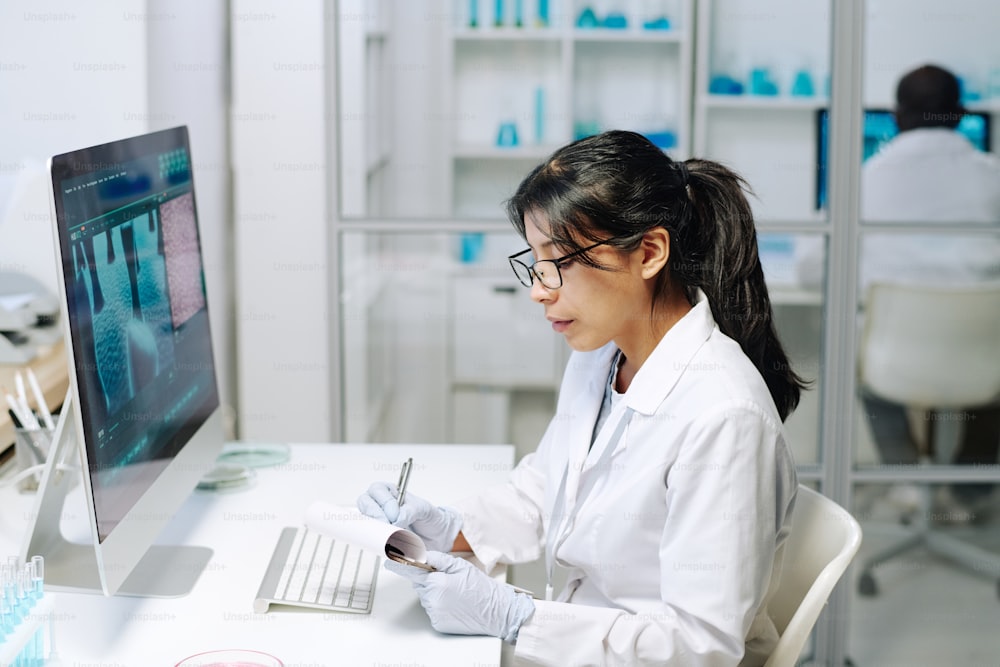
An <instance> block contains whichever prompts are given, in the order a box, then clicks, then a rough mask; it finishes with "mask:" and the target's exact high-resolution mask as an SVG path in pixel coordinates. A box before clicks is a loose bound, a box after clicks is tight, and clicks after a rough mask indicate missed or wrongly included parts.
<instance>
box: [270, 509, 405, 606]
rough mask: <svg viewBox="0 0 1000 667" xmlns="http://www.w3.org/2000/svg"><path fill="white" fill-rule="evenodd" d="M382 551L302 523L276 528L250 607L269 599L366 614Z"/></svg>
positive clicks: (275, 601)
mask: <svg viewBox="0 0 1000 667" xmlns="http://www.w3.org/2000/svg"><path fill="white" fill-rule="evenodd" d="M384 558H385V557H384V556H383V555H381V554H376V553H373V552H370V551H364V550H362V549H359V548H358V547H355V546H352V545H348V544H347V543H345V542H337V541H336V540H334V539H333V538H331V537H328V536H326V535H321V534H320V533H318V532H316V531H312V530H308V529H307V528H305V527H304V526H303V527H298V528H296V527H289V528H285V529H283V530H282V531H281V536H280V537H279V538H278V544H277V545H276V546H275V547H274V554H273V555H272V556H271V562H270V564H269V565H268V566H267V571H266V572H265V573H264V578H263V580H262V581H261V582H260V588H259V589H258V591H257V597H256V599H255V600H254V603H253V608H254V611H255V612H257V613H258V614H263V613H265V612H267V610H268V609H269V608H270V606H271V605H272V604H278V605H292V606H297V607H311V608H313V609H323V610H326V611H344V612H350V613H355V614H367V613H369V612H370V611H371V609H372V600H373V599H374V598H375V581H376V579H377V578H378V570H379V565H380V564H381V563H382V561H383V560H384Z"/></svg>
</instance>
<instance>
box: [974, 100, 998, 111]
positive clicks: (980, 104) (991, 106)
mask: <svg viewBox="0 0 1000 667" xmlns="http://www.w3.org/2000/svg"><path fill="white" fill-rule="evenodd" d="M965 106H966V108H967V109H968V110H969V111H986V112H989V113H1000V98H995V99H989V100H978V101H976V102H969V103H968V104H966V105H965Z"/></svg>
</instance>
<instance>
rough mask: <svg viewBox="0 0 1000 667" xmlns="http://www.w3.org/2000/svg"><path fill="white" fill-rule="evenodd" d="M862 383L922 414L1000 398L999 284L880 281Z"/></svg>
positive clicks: (870, 308)
mask: <svg viewBox="0 0 1000 667" xmlns="http://www.w3.org/2000/svg"><path fill="white" fill-rule="evenodd" d="M858 359H859V373H860V376H861V383H862V384H863V385H864V386H866V387H867V388H868V389H869V390H871V391H872V392H874V393H875V394H876V395H878V396H881V397H882V398H885V399H889V400H892V401H895V402H898V403H905V404H907V405H912V406H915V407H923V408H943V409H947V408H967V407H975V406H981V405H987V404H990V403H994V402H997V401H998V400H1000V285H997V286H971V287H933V286H916V285H895V284H889V283H874V284H872V285H871V287H870V288H869V291H868V294H867V297H866V306H865V322H864V330H863V334H862V337H861V347H860V350H859V355H858Z"/></svg>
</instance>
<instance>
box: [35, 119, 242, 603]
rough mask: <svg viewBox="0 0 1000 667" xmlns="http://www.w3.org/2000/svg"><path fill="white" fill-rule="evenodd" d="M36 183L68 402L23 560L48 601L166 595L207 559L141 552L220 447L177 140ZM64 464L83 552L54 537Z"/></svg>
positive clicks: (197, 261) (138, 141)
mask: <svg viewBox="0 0 1000 667" xmlns="http://www.w3.org/2000/svg"><path fill="white" fill-rule="evenodd" d="M49 170H50V174H51V179H52V193H53V205H54V215H53V221H54V226H55V243H56V247H57V253H58V258H59V265H60V267H61V270H62V271H61V276H60V277H61V281H60V286H61V296H62V304H63V306H64V307H65V314H66V316H67V317H65V318H64V319H65V321H66V323H67V328H68V330H67V337H66V340H67V351H68V353H69V358H70V362H69V366H70V367H69V377H70V391H69V392H68V395H67V405H66V406H65V407H64V409H63V412H62V415H61V423H60V424H59V427H58V429H57V437H56V441H55V443H54V444H53V448H52V452H51V453H50V456H49V461H50V465H49V466H48V468H47V469H46V471H45V473H44V474H43V479H42V483H41V487H40V489H39V498H38V499H37V500H36V512H35V517H36V518H35V524H34V526H32V530H31V535H29V539H28V540H27V542H26V546H25V554H24V555H25V556H30V555H33V554H35V553H42V555H44V556H46V580H47V583H49V584H50V585H51V587H52V588H55V589H61V588H62V589H74V590H75V589H85V590H86V589H96V590H101V591H103V592H104V593H105V594H108V595H113V594H115V593H127V594H133V595H168V596H169V595H181V594H183V593H185V592H186V591H187V590H189V589H190V586H191V585H193V582H194V581H195V580H196V579H197V576H198V574H199V573H200V571H201V569H203V568H204V565H205V564H206V563H207V561H208V559H209V558H210V556H211V550H209V549H206V548H200V547H191V548H187V547H170V546H154V544H153V543H154V540H156V538H157V535H158V534H159V533H160V532H161V529H162V528H163V527H164V526H165V525H166V524H167V523H168V522H169V520H170V519H171V518H172V517H173V515H174V514H175V513H176V511H177V509H178V508H179V507H180V505H181V504H182V503H183V502H184V501H185V499H186V498H187V497H188V495H189V494H190V493H191V491H192V489H193V488H194V487H195V486H196V484H197V482H198V480H199V479H200V478H201V477H202V476H203V475H204V473H205V472H206V471H207V470H209V469H210V468H211V466H212V465H213V463H214V461H215V459H216V458H217V456H218V453H219V451H220V449H221V447H222V444H223V428H222V420H221V415H220V410H219V397H218V388H217V383H216V376H215V363H214V360H213V354H212V345H211V335H210V331H209V314H208V302H207V298H206V290H205V280H204V271H203V265H202V258H201V239H200V234H199V230H198V216H197V207H196V205H195V193H194V182H193V178H192V159H191V150H190V146H189V140H188V132H187V128H185V127H177V128H173V129H169V130H163V131H159V132H154V133H150V134H146V135H142V136H138V137H132V138H128V139H124V140H121V141H114V142H111V143H107V144H102V145H99V146H93V147H90V148H85V149H81V150H77V151H73V152H71V153H65V154H62V155H57V156H55V157H53V158H52V159H51V160H50V162H49ZM77 453H78V454H79V458H80V461H81V464H82V482H83V485H82V489H83V495H84V499H85V502H86V505H87V515H88V517H89V520H90V528H91V531H90V532H91V535H92V542H91V543H87V544H74V543H70V542H69V541H68V540H65V539H63V537H62V533H61V532H60V528H59V520H60V515H61V513H62V505H63V498H64V497H65V495H66V493H67V492H68V490H69V489H68V487H67V485H66V482H65V479H64V477H66V476H65V475H60V474H58V470H57V468H56V467H55V466H56V463H58V461H59V460H60V458H67V459H69V460H72V459H73V458H76V455H77ZM53 461H55V462H56V463H52V462H53Z"/></svg>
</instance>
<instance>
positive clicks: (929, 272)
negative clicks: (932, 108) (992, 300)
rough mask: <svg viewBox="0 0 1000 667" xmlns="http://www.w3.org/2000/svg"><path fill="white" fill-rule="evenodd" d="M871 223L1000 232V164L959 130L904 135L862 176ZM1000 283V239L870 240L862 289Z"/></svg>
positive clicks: (864, 211)
mask: <svg viewBox="0 0 1000 667" xmlns="http://www.w3.org/2000/svg"><path fill="white" fill-rule="evenodd" d="M860 213H861V219H862V221H864V222H916V223H923V222H927V223H984V224H988V225H993V226H994V227H995V228H996V229H997V231H1000V227H996V226H997V225H1000V158H998V157H997V156H996V155H993V154H989V153H983V152H982V151H978V150H976V148H975V147H974V146H973V145H972V144H971V143H969V141H968V140H967V139H966V138H965V137H964V136H962V135H961V134H959V133H958V132H956V131H954V130H950V129H948V128H920V129H915V130H909V131H907V132H902V133H900V134H899V135H898V136H896V137H895V138H894V139H893V140H892V141H890V142H889V143H888V144H886V145H885V146H884V147H883V148H882V150H881V151H879V152H878V153H877V154H875V155H873V156H872V157H871V158H869V159H868V160H867V161H865V164H864V166H863V167H862V171H861V211H860ZM997 280H1000V234H987V235H983V234H975V235H970V234H961V235H956V234H909V233H907V234H885V233H866V234H865V235H863V236H862V244H861V257H860V273H859V282H860V285H859V288H860V292H861V294H862V295H864V293H865V291H866V289H867V287H868V286H869V285H870V284H871V283H872V282H875V281H881V282H895V283H900V282H901V283H906V284H915V285H926V284H931V285H970V284H971V285H975V284H982V283H990V282H995V281H997Z"/></svg>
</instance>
